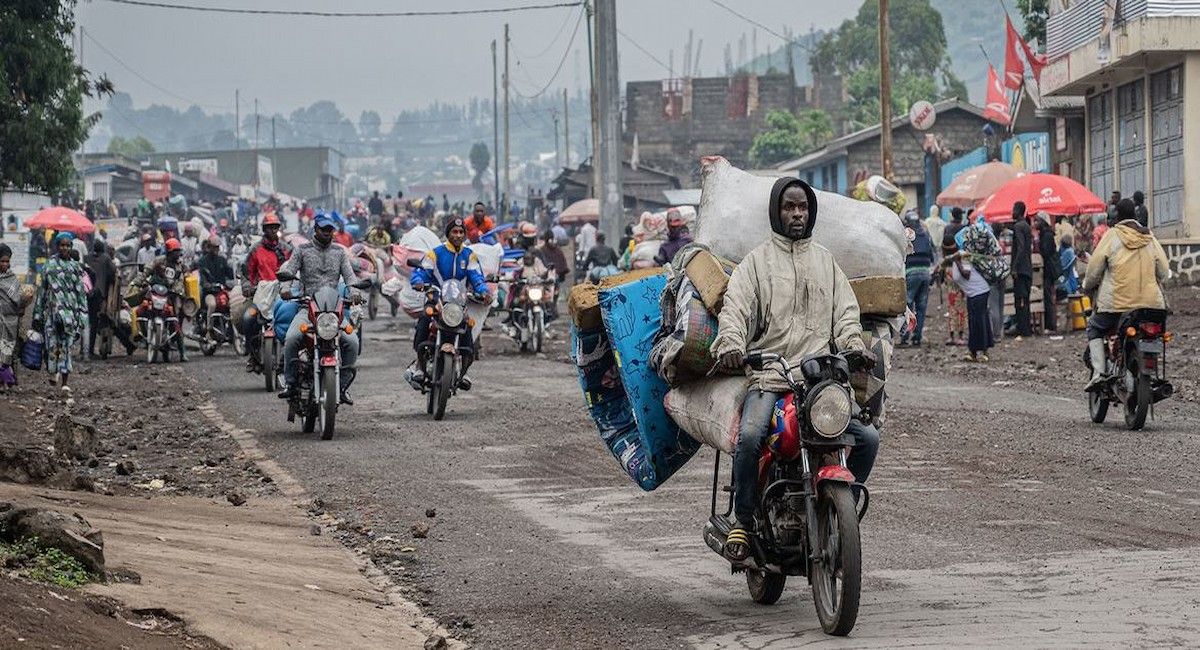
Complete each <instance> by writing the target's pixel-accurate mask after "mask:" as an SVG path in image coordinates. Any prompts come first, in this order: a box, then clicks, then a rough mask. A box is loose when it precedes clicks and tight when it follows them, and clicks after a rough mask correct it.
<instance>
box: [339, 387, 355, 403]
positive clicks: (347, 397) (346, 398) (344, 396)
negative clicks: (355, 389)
mask: <svg viewBox="0 0 1200 650" xmlns="http://www.w3.org/2000/svg"><path fill="white" fill-rule="evenodd" d="M340 401H341V403H342V404H345V405H346V406H354V400H352V399H350V391H349V390H344V391H342V395H341V397H340Z"/></svg>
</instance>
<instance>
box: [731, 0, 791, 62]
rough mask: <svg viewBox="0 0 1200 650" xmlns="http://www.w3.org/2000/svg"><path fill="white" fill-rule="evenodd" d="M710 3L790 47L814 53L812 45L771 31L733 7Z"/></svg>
mask: <svg viewBox="0 0 1200 650" xmlns="http://www.w3.org/2000/svg"><path fill="white" fill-rule="evenodd" d="M708 1H709V2H711V3H713V4H715V5H717V6H718V7H720V8H722V9H724V10H725V11H728V12H729V13H731V14H733V15H735V16H737V17H738V18H741V19H742V20H744V21H746V22H748V23H750V24H751V25H754V26H755V27H758V28H759V29H762V30H763V31H765V32H767V33H768V34H770V35H772V36H774V37H775V38H778V39H780V40H782V41H783V42H785V43H787V44H788V45H792V44H795V45H796V47H799V48H800V49H802V50H805V51H807V52H809V53H812V51H813V49H812V46H811V45H805V44H804V43H801V42H800V39H792V38H788V37H787V36H784V35H783V34H780V33H779V32H777V31H775V30H773V29H771V28H770V27H767V26H766V25H764V24H762V23H760V22H758V21H757V20H754V19H753V18H751V17H749V16H747V15H746V14H743V13H739V12H738V11H737V10H735V9H734V8H733V7H730V6H729V5H727V4H725V3H724V2H721V0H708Z"/></svg>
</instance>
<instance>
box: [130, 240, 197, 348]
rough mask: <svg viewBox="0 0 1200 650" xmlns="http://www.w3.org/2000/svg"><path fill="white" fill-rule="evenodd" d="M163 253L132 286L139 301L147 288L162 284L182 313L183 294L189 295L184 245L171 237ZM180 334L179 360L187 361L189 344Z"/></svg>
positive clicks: (176, 307)
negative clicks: (186, 344)
mask: <svg viewBox="0 0 1200 650" xmlns="http://www.w3.org/2000/svg"><path fill="white" fill-rule="evenodd" d="M163 250H164V251H165V252H164V254H163V255H161V256H159V257H156V258H154V261H152V262H150V264H148V265H147V266H146V267H145V268H143V269H142V270H141V272H139V273H138V275H137V277H136V278H134V280H133V282H132V283H130V286H131V287H136V291H137V292H138V296H139V297H138V303H140V302H141V300H142V296H144V295H145V293H146V290H148V289H149V288H150V287H151V286H153V285H156V284H161V285H163V286H165V287H166V288H167V291H169V292H170V295H171V300H172V301H173V302H174V307H175V312H176V313H177V314H182V313H183V311H182V309H181V308H180V307H181V305H180V302H181V301H182V299H183V296H185V295H187V288H186V286H185V285H184V281H183V279H184V275H185V274H184V266H183V246H182V245H180V243H179V240H178V239H175V238H174V237H171V238H170V239H168V240H167V241H165V242H163ZM137 312H138V309H137V308H135V309H134V310H133V319H134V321H136V320H137ZM178 334H179V336H177V337H176V341H178V343H179V360H180V361H187V360H188V356H187V346H185V345H184V344H183V332H182V331H180V332H178Z"/></svg>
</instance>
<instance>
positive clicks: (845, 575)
mask: <svg viewBox="0 0 1200 650" xmlns="http://www.w3.org/2000/svg"><path fill="white" fill-rule="evenodd" d="M819 489H820V492H819V494H818V497H817V535H816V536H815V537H816V538H815V539H814V540H813V542H812V547H813V548H812V551H813V555H814V556H816V557H818V558H822V560H815V561H813V563H812V571H811V573H810V575H811V576H812V593H813V604H814V605H815V606H816V608H817V618H818V619H820V621H821V629H823V630H825V633H826V634H830V635H833V636H846V635H847V634H849V633H850V630H852V629H854V623H855V621H856V620H857V619H858V603H859V597H860V596H861V592H862V539H861V538H860V537H859V532H858V513H857V512H856V511H855V509H854V495H853V494H852V493H851V491H850V486H849V485H847V484H845V483H834V482H826V483H823V484H822V485H821V486H820V488H819ZM831 562H833V563H836V569H835V570H833V571H830V563H831Z"/></svg>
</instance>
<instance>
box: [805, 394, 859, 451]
mask: <svg viewBox="0 0 1200 650" xmlns="http://www.w3.org/2000/svg"><path fill="white" fill-rule="evenodd" d="M850 409H851V402H850V393H849V392H848V391H847V390H846V389H845V388H843V387H841V386H838V385H837V384H829V385H826V386H825V387H824V388H820V389H818V391H817V394H816V395H815V396H814V397H813V398H812V399H811V400H810V401H809V407H808V422H809V424H810V425H812V428H813V431H816V432H817V433H818V434H819V435H821V436H824V437H826V438H836V437H838V436H840V435H842V433H844V432H845V431H846V427H847V426H849V425H850Z"/></svg>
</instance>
